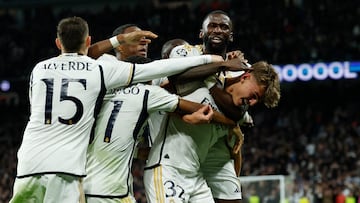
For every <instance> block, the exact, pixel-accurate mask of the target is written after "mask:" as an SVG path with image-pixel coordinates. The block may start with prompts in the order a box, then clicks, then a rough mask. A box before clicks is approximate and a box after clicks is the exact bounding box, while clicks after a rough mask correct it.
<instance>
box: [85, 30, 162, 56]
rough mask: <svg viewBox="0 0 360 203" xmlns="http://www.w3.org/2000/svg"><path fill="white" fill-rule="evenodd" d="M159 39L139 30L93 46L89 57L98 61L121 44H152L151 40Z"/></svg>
mask: <svg viewBox="0 0 360 203" xmlns="http://www.w3.org/2000/svg"><path fill="white" fill-rule="evenodd" d="M157 37H158V36H157V35H156V34H154V33H153V32H151V31H146V30H137V31H134V32H130V33H125V34H118V35H117V36H114V37H111V38H110V39H105V40H102V41H99V42H97V43H95V44H93V45H91V46H90V48H89V50H88V56H90V57H92V58H95V59H97V58H99V57H100V56H101V55H102V54H104V53H107V52H109V51H110V50H112V49H114V48H116V47H117V46H119V45H120V44H125V43H127V44H138V43H139V42H140V41H145V42H146V43H150V42H151V39H155V38H157Z"/></svg>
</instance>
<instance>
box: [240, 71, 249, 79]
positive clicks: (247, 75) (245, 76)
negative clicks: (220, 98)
mask: <svg viewBox="0 0 360 203" xmlns="http://www.w3.org/2000/svg"><path fill="white" fill-rule="evenodd" d="M250 77H251V75H250V73H244V74H242V75H241V79H242V80H246V79H249V78H250Z"/></svg>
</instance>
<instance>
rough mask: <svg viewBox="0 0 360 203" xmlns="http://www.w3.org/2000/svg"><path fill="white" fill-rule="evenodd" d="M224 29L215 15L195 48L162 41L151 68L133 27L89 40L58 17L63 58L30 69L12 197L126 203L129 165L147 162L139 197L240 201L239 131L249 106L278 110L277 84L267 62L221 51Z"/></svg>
mask: <svg viewBox="0 0 360 203" xmlns="http://www.w3.org/2000/svg"><path fill="white" fill-rule="evenodd" d="M232 29H233V28H232V21H231V19H230V18H229V16H228V15H227V14H226V13H225V12H223V11H219V10H217V11H213V12H211V13H209V14H208V15H207V16H206V17H205V18H204V21H203V24H202V29H201V31H200V34H199V37H200V38H201V39H202V40H203V44H202V45H196V46H193V45H190V44H188V43H187V42H186V41H185V40H182V39H171V40H169V41H168V42H166V43H165V44H164V45H163V49H162V53H161V56H162V59H160V60H154V61H153V60H151V59H149V58H147V48H148V44H149V43H151V39H154V38H156V37H157V35H156V34H154V33H152V32H150V31H143V30H141V29H140V28H139V27H138V26H137V25H135V24H126V25H122V26H120V27H118V28H117V29H116V30H115V31H114V32H113V34H112V35H113V37H111V38H110V39H106V40H103V41H100V42H97V43H95V44H93V45H91V37H90V35H89V34H90V33H89V27H88V24H87V22H86V21H85V20H84V19H82V18H81V17H69V18H64V19H62V20H61V21H60V22H59V24H58V26H57V38H56V40H55V42H56V46H57V47H58V49H59V50H60V51H61V54H60V55H59V56H56V57H53V58H50V59H47V60H44V61H41V62H39V63H38V64H36V66H35V67H34V69H33V71H32V73H31V77H30V82H29V100H30V105H31V115H30V119H29V122H28V124H27V126H26V129H25V132H24V136H23V140H22V144H21V146H20V149H19V151H18V167H17V177H16V179H15V183H14V191H13V197H12V199H11V200H10V202H12V203H17V202H22V203H23V202H66V203H75V202H88V203H98V202H99V203H100V202H104V203H105V202H109V203H110V202H114V203H115V202H134V203H135V202H136V200H135V197H134V195H133V177H132V173H131V168H132V161H133V159H134V158H138V159H143V160H144V161H145V163H146V165H145V169H144V170H145V171H144V179H143V182H144V186H145V194H146V198H147V202H207V203H208V202H241V199H242V194H241V187H240V181H241V180H239V177H238V176H239V174H240V170H241V146H242V144H243V139H244V135H243V133H242V132H241V125H242V124H244V123H247V124H251V123H252V118H251V116H250V115H249V113H248V112H247V110H248V108H249V107H252V106H254V105H255V104H258V103H263V104H264V105H265V106H266V107H269V108H273V107H276V106H277V104H278V102H279V100H280V83H279V78H278V75H277V73H276V72H275V70H274V68H273V67H272V66H271V65H270V64H268V63H267V62H265V61H259V62H256V63H253V64H249V63H248V61H247V60H246V59H245V58H244V54H243V53H242V52H241V51H238V50H236V51H228V50H227V47H228V44H229V43H231V42H232V41H233V32H232ZM111 50H113V51H114V55H111V54H109V51H111Z"/></svg>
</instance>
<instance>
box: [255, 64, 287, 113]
mask: <svg viewBox="0 0 360 203" xmlns="http://www.w3.org/2000/svg"><path fill="white" fill-rule="evenodd" d="M251 67H252V69H253V70H252V71H251V73H252V74H253V75H254V77H255V79H256V81H257V82H258V83H259V84H260V85H263V86H265V88H266V89H265V94H264V96H263V98H262V101H263V103H264V104H265V106H266V107H268V108H274V107H276V106H277V105H278V103H279V100H280V80H279V75H278V73H277V72H276V71H275V69H274V67H273V66H272V65H271V64H269V63H267V62H265V61H259V62H256V63H254V64H252V66H251Z"/></svg>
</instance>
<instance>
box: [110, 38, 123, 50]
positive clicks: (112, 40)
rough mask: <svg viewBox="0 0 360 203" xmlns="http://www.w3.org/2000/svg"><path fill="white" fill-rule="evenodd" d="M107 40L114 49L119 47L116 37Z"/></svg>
mask: <svg viewBox="0 0 360 203" xmlns="http://www.w3.org/2000/svg"><path fill="white" fill-rule="evenodd" d="M109 40H110V43H111V45H112V47H113V48H116V47H118V46H119V45H120V42H119V40H118V39H117V36H114V37H111V38H110V39H109Z"/></svg>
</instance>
